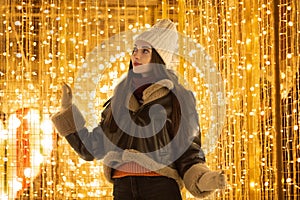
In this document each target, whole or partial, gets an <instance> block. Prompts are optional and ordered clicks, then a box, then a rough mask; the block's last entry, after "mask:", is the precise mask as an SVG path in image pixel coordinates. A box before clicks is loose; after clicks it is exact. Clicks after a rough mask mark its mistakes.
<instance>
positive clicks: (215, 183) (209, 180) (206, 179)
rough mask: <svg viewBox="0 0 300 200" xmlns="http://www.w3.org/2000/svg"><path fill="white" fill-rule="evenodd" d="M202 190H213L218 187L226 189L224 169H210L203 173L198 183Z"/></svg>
mask: <svg viewBox="0 0 300 200" xmlns="http://www.w3.org/2000/svg"><path fill="white" fill-rule="evenodd" d="M197 186H198V188H199V190H201V191H213V190H216V189H225V186H226V177H225V175H224V172H223V171H221V172H220V171H208V172H206V173H204V174H203V175H202V177H201V178H200V180H199V182H198V184H197Z"/></svg>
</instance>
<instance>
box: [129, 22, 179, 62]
mask: <svg viewBox="0 0 300 200" xmlns="http://www.w3.org/2000/svg"><path fill="white" fill-rule="evenodd" d="M137 40H143V41H145V42H148V43H149V44H150V45H151V46H152V47H153V48H154V49H155V50H156V51H157V53H158V54H159V55H160V57H161V58H162V59H163V61H164V62H165V64H166V65H167V66H168V65H169V64H170V63H171V61H172V56H173V54H174V53H175V52H176V50H177V40H178V34H177V29H176V26H175V24H174V23H173V22H172V21H171V20H169V19H162V20H160V21H158V22H157V23H156V24H155V25H154V26H152V27H151V28H150V29H149V30H147V31H145V32H143V33H141V34H140V35H138V36H137V37H136V38H135V41H137Z"/></svg>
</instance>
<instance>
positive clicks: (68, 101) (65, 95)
mask: <svg viewBox="0 0 300 200" xmlns="http://www.w3.org/2000/svg"><path fill="white" fill-rule="evenodd" d="M72 97H73V95H72V89H71V87H70V86H69V85H68V84H66V83H65V82H64V83H63V85H62V97H61V108H62V109H63V110H64V109H66V108H68V107H69V106H71V105H72Z"/></svg>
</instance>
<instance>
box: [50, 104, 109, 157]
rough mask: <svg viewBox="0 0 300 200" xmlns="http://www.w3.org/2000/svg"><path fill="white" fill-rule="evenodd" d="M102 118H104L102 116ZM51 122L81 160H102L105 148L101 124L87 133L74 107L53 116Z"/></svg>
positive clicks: (79, 114)
mask: <svg viewBox="0 0 300 200" xmlns="http://www.w3.org/2000/svg"><path fill="white" fill-rule="evenodd" d="M78 116H80V117H78ZM75 117H76V118H80V123H78V122H77V121H78V120H76V118H75ZM103 117H105V116H103V115H102V118H103ZM52 121H53V123H54V125H55V127H56V128H57V130H58V131H59V133H60V135H61V136H63V137H65V138H66V140H67V141H68V143H69V144H70V146H71V147H72V148H73V149H74V150H75V151H76V153H77V154H78V155H79V156H80V157H81V158H82V159H84V160H87V161H92V160H94V159H101V158H103V156H104V155H105V148H104V145H103V131H102V128H101V123H100V124H99V126H97V127H96V128H94V129H93V130H92V131H91V132H89V131H88V129H87V128H86V127H84V123H85V120H84V119H83V116H82V115H81V113H80V111H79V110H78V108H77V107H76V106H75V105H72V107H70V108H68V109H66V110H64V111H62V112H59V113H57V114H55V115H54V116H53V117H52ZM78 124H79V125H80V126H78Z"/></svg>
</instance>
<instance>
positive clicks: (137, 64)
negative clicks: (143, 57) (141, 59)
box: [133, 62, 142, 67]
mask: <svg viewBox="0 0 300 200" xmlns="http://www.w3.org/2000/svg"><path fill="white" fill-rule="evenodd" d="M139 65H142V64H141V63H138V62H134V63H133V66H135V67H136V66H139Z"/></svg>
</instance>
